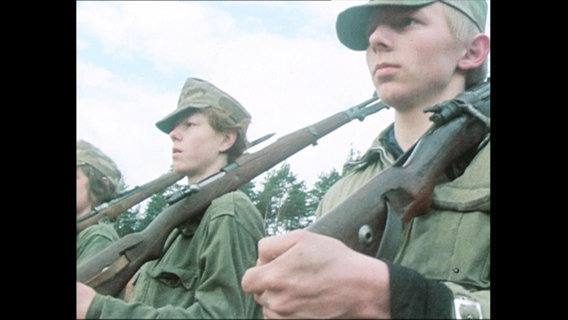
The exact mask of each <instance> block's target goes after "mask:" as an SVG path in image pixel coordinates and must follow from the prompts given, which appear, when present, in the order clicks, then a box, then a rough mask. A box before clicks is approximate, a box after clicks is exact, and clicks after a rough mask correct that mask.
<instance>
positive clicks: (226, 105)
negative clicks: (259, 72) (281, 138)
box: [156, 78, 251, 133]
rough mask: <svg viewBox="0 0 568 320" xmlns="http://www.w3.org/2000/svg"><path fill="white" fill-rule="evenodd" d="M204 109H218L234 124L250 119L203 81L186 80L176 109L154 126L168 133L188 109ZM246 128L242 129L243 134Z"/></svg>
mask: <svg viewBox="0 0 568 320" xmlns="http://www.w3.org/2000/svg"><path fill="white" fill-rule="evenodd" d="M206 107H213V108H218V109H221V110H223V111H225V112H227V113H228V114H229V116H230V117H231V119H233V121H235V123H239V122H241V121H250V118H251V117H250V114H249V113H248V111H247V110H245V108H244V107H243V106H242V105H241V104H240V103H239V102H238V101H237V100H235V99H234V98H233V97H231V96H230V95H229V94H227V93H225V92H224V91H222V90H221V89H219V88H217V87H216V86H214V85H213V84H211V83H209V82H207V81H205V80H201V79H197V78H188V79H187V80H186V81H185V84H184V85H183V88H182V90H181V94H180V96H179V99H178V105H177V108H176V109H175V110H174V111H173V112H172V113H170V114H168V115H167V116H165V117H164V118H163V119H162V120H160V121H158V123H156V126H157V127H158V128H159V129H160V130H161V131H163V132H165V133H170V131H172V129H173V128H174V126H175V125H176V123H177V121H178V119H179V118H180V117H182V116H184V115H186V114H187V112H188V111H189V109H190V108H198V109H199V108H206ZM247 126H248V123H247ZM246 128H247V127H245V128H244V131H245V132H246Z"/></svg>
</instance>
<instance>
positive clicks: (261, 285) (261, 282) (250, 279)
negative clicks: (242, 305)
mask: <svg viewBox="0 0 568 320" xmlns="http://www.w3.org/2000/svg"><path fill="white" fill-rule="evenodd" d="M263 269H265V268H264V266H256V267H252V268H250V269H248V270H247V271H245V274H244V275H243V278H242V280H241V288H242V289H243V291H244V292H246V293H254V294H261V293H262V292H264V291H265V290H266V287H267V285H266V281H265V277H264V275H265V271H264V270H263Z"/></svg>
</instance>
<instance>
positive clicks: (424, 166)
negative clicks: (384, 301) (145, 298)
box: [306, 79, 491, 260]
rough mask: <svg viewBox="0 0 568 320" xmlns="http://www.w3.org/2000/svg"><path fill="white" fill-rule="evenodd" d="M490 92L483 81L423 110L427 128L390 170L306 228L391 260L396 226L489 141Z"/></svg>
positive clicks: (428, 200)
mask: <svg viewBox="0 0 568 320" xmlns="http://www.w3.org/2000/svg"><path fill="white" fill-rule="evenodd" d="M490 88H491V87H490V80H489V79H488V80H487V81H485V82H483V83H482V84H480V85H478V86H476V87H475V88H472V89H471V90H469V91H465V92H463V93H462V94H460V95H458V96H457V97H456V98H455V99H453V100H449V101H445V102H442V103H440V104H438V105H435V106H433V107H431V108H427V109H425V110H424V111H425V112H433V115H432V116H431V117H430V120H432V121H433V122H434V124H433V126H432V127H431V128H430V129H429V130H428V131H427V132H426V133H425V134H424V135H423V136H422V137H421V138H420V139H419V140H418V141H417V142H416V143H415V144H414V145H413V146H412V147H411V148H410V149H409V150H408V151H407V152H405V153H404V154H403V155H402V156H401V157H400V158H399V159H397V160H396V161H395V163H394V164H393V165H392V166H391V167H389V168H388V169H386V170H384V171H382V172H381V173H380V174H378V175H377V176H375V177H374V178H372V179H371V180H369V181H368V182H367V183H366V184H365V185H364V186H363V187H362V188H361V189H359V190H358V191H357V192H355V193H354V194H353V195H351V196H350V197H349V198H347V199H346V200H344V201H343V202H341V203H340V204H339V205H338V206H337V207H335V208H333V209H331V210H330V211H329V212H327V213H326V214H325V215H323V216H322V217H321V218H320V219H318V220H316V222H314V223H313V224H311V225H310V226H308V227H307V228H306V229H307V230H310V231H312V232H316V233H319V234H322V235H326V236H329V237H332V238H335V239H338V240H340V241H342V242H343V243H345V244H346V245H347V246H348V247H350V248H351V249H353V250H355V251H358V252H360V253H364V254H367V255H370V256H377V257H379V258H386V259H389V260H390V259H392V258H393V257H394V254H395V252H396V246H397V245H398V241H397V239H398V237H400V234H401V232H402V225H403V224H404V223H406V222H408V221H409V220H410V219H411V218H412V217H415V216H419V215H422V214H424V213H426V211H427V210H428V208H429V207H430V204H431V200H432V192H433V189H434V187H435V185H436V184H437V182H438V178H439V176H440V174H441V173H442V172H443V171H444V170H445V169H446V168H447V167H448V166H449V165H450V164H452V162H454V161H455V160H457V159H459V158H460V157H461V156H464V155H467V154H468V153H469V152H471V151H475V148H478V149H480V148H481V147H482V146H483V145H485V144H486V143H487V142H488V141H489V131H490ZM393 239H394V240H393Z"/></svg>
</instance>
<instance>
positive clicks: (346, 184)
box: [317, 125, 491, 318]
mask: <svg viewBox="0 0 568 320" xmlns="http://www.w3.org/2000/svg"><path fill="white" fill-rule="evenodd" d="M391 127H392V125H391V126H389V128H387V129H385V130H384V131H383V132H381V134H380V135H379V137H377V139H375V140H374V142H373V144H372V147H371V148H370V150H369V151H368V152H367V153H366V154H365V155H364V157H363V160H362V161H360V163H359V165H360V166H363V165H365V164H366V162H365V158H367V159H368V157H369V156H370V155H371V154H374V158H375V159H377V158H378V160H376V161H374V162H372V164H370V165H368V166H366V167H365V168H364V169H362V170H360V171H357V170H355V171H351V173H350V174H346V176H345V177H344V178H342V179H341V180H339V181H338V182H337V183H336V184H335V185H334V186H333V187H332V188H331V189H330V190H329V191H328V193H327V194H326V195H325V196H324V198H323V199H322V201H321V203H320V205H319V207H318V209H317V215H318V216H321V215H323V214H325V212H328V211H329V210H330V209H331V208H333V207H335V206H336V205H337V204H339V203H340V202H341V201H342V200H344V199H345V198H347V197H348V196H349V194H351V193H352V192H354V191H356V190H357V189H358V188H359V187H361V186H363V185H364V184H365V182H367V181H369V180H370V179H371V178H372V177H374V176H376V175H377V174H379V173H380V172H381V171H383V170H384V169H386V168H388V167H389V166H391V165H392V164H393V162H394V160H395V159H394V158H393V155H392V154H390V153H389V152H388V151H387V148H386V147H385V143H384V139H385V138H384V137H385V136H386V133H387V132H388V130H390V129H391ZM381 138H383V139H381ZM365 156H366V157H365ZM392 263H393V264H396V265H400V266H403V267H407V268H410V269H412V270H414V271H417V272H418V273H419V274H420V275H422V276H424V277H425V278H427V279H430V280H433V281H436V282H438V283H442V284H444V285H446V286H447V287H448V288H449V289H450V290H451V292H452V293H453V295H454V297H456V296H458V295H464V296H467V297H470V298H472V299H474V300H475V301H477V302H479V303H481V309H482V314H483V317H484V318H489V317H490V284H491V278H490V270H489V269H490V144H489V143H488V144H487V145H485V146H484V147H483V149H482V150H481V151H479V152H478V153H477V155H476V156H475V157H474V159H473V160H472V161H471V162H470V164H469V166H468V167H467V168H466V169H465V171H463V174H461V175H460V176H458V177H457V178H455V179H453V180H451V181H449V182H443V183H440V184H439V185H437V186H436V188H435V189H434V193H433V202H432V205H431V208H430V210H429V211H428V212H427V213H426V214H425V215H422V216H419V217H415V218H413V219H412V220H411V221H410V222H409V223H408V224H407V225H405V226H404V228H403V234H402V239H401V240H400V243H399V246H398V251H397V253H396V255H395V256H394V258H393V261H392ZM392 287H393V285H392V284H391V290H392ZM391 293H392V295H391V296H393V295H396V293H394V292H391Z"/></svg>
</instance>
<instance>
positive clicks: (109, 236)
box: [77, 217, 120, 265]
mask: <svg viewBox="0 0 568 320" xmlns="http://www.w3.org/2000/svg"><path fill="white" fill-rule="evenodd" d="M119 238H120V237H119V236H118V233H117V232H116V230H115V229H114V224H113V223H112V222H111V221H110V220H109V219H108V218H106V217H105V218H102V219H101V220H99V222H98V223H96V224H93V225H92V226H89V227H88V228H85V230H83V231H81V232H80V233H79V234H78V235H77V265H80V264H81V263H83V262H85V261H86V260H89V258H91V257H92V256H93V255H95V254H97V253H99V252H100V251H102V250H103V249H104V248H106V247H108V246H109V245H111V244H112V243H113V242H115V241H116V240H118V239H119Z"/></svg>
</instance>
